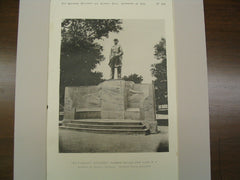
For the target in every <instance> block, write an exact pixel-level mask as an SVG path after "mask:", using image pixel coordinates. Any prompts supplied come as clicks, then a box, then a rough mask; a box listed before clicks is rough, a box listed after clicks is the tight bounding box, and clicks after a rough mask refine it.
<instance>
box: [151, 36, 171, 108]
mask: <svg viewBox="0 0 240 180" xmlns="http://www.w3.org/2000/svg"><path fill="white" fill-rule="evenodd" d="M154 56H155V58H156V59H157V60H159V61H160V62H159V63H156V64H152V68H151V72H152V75H153V76H154V77H155V78H156V80H155V81H154V85H155V95H156V104H157V107H158V105H162V104H168V92H167V56H166V40H165V39H164V38H162V39H161V40H160V41H159V43H157V44H156V45H155V46H154Z"/></svg>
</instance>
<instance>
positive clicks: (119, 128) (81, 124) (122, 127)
mask: <svg viewBox="0 0 240 180" xmlns="http://www.w3.org/2000/svg"><path fill="white" fill-rule="evenodd" d="M60 128H62V129H71V130H78V131H83V132H94V133H104V134H149V129H147V128H146V127H145V126H144V125H143V123H142V122H141V121H136V120H114V119H97V120H96V119H81V120H64V122H63V124H62V126H60Z"/></svg>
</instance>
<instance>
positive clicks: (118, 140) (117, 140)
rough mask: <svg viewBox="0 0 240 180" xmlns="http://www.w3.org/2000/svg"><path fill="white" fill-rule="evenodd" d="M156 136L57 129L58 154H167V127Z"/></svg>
mask: <svg viewBox="0 0 240 180" xmlns="http://www.w3.org/2000/svg"><path fill="white" fill-rule="evenodd" d="M158 130H159V133H158V134H150V135H127V134H97V133H88V132H80V131H76V130H69V129H59V152H60V153H90V152H92V153H104V152H112V153H113V152H168V127H167V126H158Z"/></svg>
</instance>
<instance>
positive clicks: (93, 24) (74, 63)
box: [60, 19, 122, 104]
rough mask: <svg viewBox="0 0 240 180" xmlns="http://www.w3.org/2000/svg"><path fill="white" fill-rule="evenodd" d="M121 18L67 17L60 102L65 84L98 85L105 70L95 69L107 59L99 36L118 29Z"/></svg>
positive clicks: (62, 101) (64, 24)
mask: <svg viewBox="0 0 240 180" xmlns="http://www.w3.org/2000/svg"><path fill="white" fill-rule="evenodd" d="M121 24H122V22H121V20H118V19H65V20H63V21H62V26H61V36H62V39H61V56H60V103H61V104H63V103H64V91H65V87H66V86H83V85H97V84H99V83H100V82H102V81H103V79H102V73H101V72H96V71H94V69H95V68H96V66H97V64H99V63H101V62H102V61H103V60H104V56H103V55H102V51H103V47H102V46H101V45H100V44H98V43H97V42H96V40H99V39H102V38H104V37H108V34H109V33H110V32H116V33H117V32H119V31H120V30H121V29H122V27H121Z"/></svg>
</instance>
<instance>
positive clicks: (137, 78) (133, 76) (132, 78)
mask: <svg viewBox="0 0 240 180" xmlns="http://www.w3.org/2000/svg"><path fill="white" fill-rule="evenodd" d="M123 79H124V80H125V81H133V82H134V83H137V84H139V83H141V82H142V81H143V77H142V76H141V75H137V74H131V75H129V76H124V77H123Z"/></svg>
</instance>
